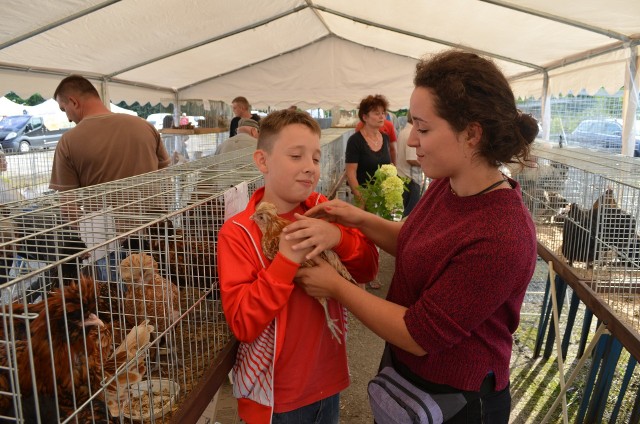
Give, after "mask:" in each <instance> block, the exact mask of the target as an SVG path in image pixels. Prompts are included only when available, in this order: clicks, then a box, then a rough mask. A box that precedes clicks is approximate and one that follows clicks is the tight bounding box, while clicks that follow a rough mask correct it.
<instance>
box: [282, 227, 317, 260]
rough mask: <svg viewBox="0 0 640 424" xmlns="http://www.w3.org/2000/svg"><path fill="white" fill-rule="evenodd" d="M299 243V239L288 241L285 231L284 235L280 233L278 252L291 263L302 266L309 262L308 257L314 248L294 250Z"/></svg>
mask: <svg viewBox="0 0 640 424" xmlns="http://www.w3.org/2000/svg"><path fill="white" fill-rule="evenodd" d="M299 241H300V240H299V239H295V240H287V239H286V233H285V232H284V231H283V232H282V233H280V243H279V247H278V250H279V251H280V253H281V254H282V255H284V256H285V257H286V258H287V259H289V260H290V261H292V262H296V263H299V264H301V263H303V262H304V261H306V260H307V259H306V256H307V255H308V254H309V252H311V250H312V249H313V246H311V247H308V248H298V249H294V245H295V244H296V243H298V242H299Z"/></svg>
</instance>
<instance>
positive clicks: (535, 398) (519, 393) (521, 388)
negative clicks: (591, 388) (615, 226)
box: [511, 263, 640, 424]
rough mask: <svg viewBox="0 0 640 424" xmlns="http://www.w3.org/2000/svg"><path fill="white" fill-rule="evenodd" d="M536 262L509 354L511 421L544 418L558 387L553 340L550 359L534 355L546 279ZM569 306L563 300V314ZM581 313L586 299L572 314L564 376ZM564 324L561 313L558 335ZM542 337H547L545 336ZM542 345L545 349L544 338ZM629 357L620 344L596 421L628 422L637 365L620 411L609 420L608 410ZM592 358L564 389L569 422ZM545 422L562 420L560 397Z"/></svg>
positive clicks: (571, 362)
mask: <svg viewBox="0 0 640 424" xmlns="http://www.w3.org/2000/svg"><path fill="white" fill-rule="evenodd" d="M538 268H541V271H536V273H537V277H536V276H534V280H533V281H532V284H531V286H530V291H529V292H528V295H527V298H525V304H524V306H523V314H522V316H521V323H520V327H519V328H518V330H517V331H516V333H515V334H514V343H513V355H512V360H511V395H512V413H511V423H517V424H521V423H540V422H542V420H543V419H544V417H545V415H546V414H547V412H548V411H549V410H550V409H551V406H552V405H553V402H554V401H555V399H556V398H557V397H558V395H559V393H560V375H559V373H558V362H557V357H556V351H555V344H554V350H553V352H552V353H551V356H550V357H549V358H548V359H546V358H544V357H543V356H542V353H541V355H540V356H539V357H538V358H534V357H533V352H534V348H535V341H536V337H537V331H538V323H539V319H540V309H541V306H542V292H543V291H542V290H540V288H541V286H542V288H544V285H543V284H544V283H542V285H541V279H542V278H546V277H545V276H544V275H545V274H544V263H542V265H541V266H539V267H538ZM536 279H537V280H536ZM569 298H570V292H568V293H567V297H566V299H569ZM567 309H568V307H567V305H565V307H564V309H563V312H564V314H566V311H567ZM583 316H584V305H581V307H580V309H579V311H578V316H577V317H576V323H575V324H574V327H573V331H572V335H571V342H570V344H569V351H568V354H567V358H566V360H565V361H564V374H565V379H567V378H568V377H569V375H570V374H571V372H572V371H573V370H574V369H575V367H576V365H577V363H578V360H579V359H580V358H578V357H577V350H578V346H579V338H580V331H581V328H582V320H583ZM596 321H597V319H595V317H594V320H593V323H592V327H591V331H590V338H589V340H588V342H590V341H591V338H592V337H593V334H594V333H595V331H596V324H597V323H596ZM565 324H566V315H561V316H560V334H561V335H564V327H565ZM547 334H548V328H547ZM544 342H545V343H546V336H545V340H544ZM542 350H543V351H544V344H543V349H542ZM629 358H630V355H629V353H628V352H627V351H626V350H624V349H623V351H622V354H621V356H620V359H619V360H618V363H617V367H616V371H615V374H614V378H613V380H612V387H611V389H610V391H609V394H608V398H607V402H606V407H605V411H604V414H603V418H602V420H600V421H599V422H620V423H622V422H625V423H626V422H629V419H630V417H631V412H632V408H633V405H634V403H635V400H636V394H637V393H638V387H639V385H640V370H638V367H636V368H635V370H634V372H633V375H632V378H631V382H630V384H629V387H628V388H627V391H626V394H625V396H624V398H623V399H622V404H621V407H620V411H619V413H618V416H617V417H616V418H615V419H614V420H612V416H611V415H612V412H613V410H614V406H615V405H616V402H617V401H618V394H619V393H620V390H621V385H622V376H623V375H624V373H625V372H626V368H627V363H628V361H629ZM591 363H592V360H591V358H589V359H587V361H586V363H585V365H584V367H583V368H582V369H581V370H580V372H579V374H578V376H577V377H576V379H575V380H574V382H573V384H572V385H571V386H570V387H569V388H568V389H567V394H566V396H567V411H568V412H567V415H568V422H577V417H578V411H579V408H580V404H581V402H582V399H583V397H584V394H585V387H586V382H587V378H588V374H589V371H590V368H591ZM596 395H597V394H595V393H594V395H593V396H596ZM549 422H550V423H561V422H563V419H562V404H561V403H559V404H558V406H557V407H556V408H555V409H554V412H553V414H552V417H551V419H550V420H549Z"/></svg>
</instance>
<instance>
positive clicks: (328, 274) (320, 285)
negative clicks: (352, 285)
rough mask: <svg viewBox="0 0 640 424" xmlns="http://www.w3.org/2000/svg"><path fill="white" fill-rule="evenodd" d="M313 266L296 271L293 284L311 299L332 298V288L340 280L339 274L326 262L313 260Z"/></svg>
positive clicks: (319, 259) (317, 258)
mask: <svg viewBox="0 0 640 424" xmlns="http://www.w3.org/2000/svg"><path fill="white" fill-rule="evenodd" d="M313 263H314V266H312V267H304V268H300V269H298V272H297V273H296V278H295V280H294V281H295V282H296V283H297V284H298V285H299V286H300V287H302V288H303V289H304V291H305V292H306V293H307V294H308V295H309V296H313V297H332V293H333V291H332V288H333V287H334V284H335V283H336V281H338V280H339V279H341V278H342V277H340V274H338V272H337V271H336V270H335V268H334V267H332V266H331V265H330V264H329V263H328V262H327V261H325V260H324V259H321V258H319V257H315V258H314V259H313Z"/></svg>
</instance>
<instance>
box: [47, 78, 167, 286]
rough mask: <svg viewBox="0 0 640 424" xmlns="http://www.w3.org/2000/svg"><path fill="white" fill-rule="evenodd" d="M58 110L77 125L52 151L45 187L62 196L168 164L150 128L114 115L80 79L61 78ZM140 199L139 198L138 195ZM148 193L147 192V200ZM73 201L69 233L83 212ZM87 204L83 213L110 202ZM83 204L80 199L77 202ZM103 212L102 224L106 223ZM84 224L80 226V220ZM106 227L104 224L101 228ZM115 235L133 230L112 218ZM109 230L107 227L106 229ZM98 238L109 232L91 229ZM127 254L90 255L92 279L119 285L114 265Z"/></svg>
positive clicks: (68, 204) (68, 206)
mask: <svg viewBox="0 0 640 424" xmlns="http://www.w3.org/2000/svg"><path fill="white" fill-rule="evenodd" d="M53 97H54V99H56V101H57V102H58V105H59V106H60V110H62V111H63V112H66V114H67V118H69V121H72V122H75V123H76V126H75V127H74V128H72V129H70V130H69V131H67V132H66V133H65V134H64V135H63V136H62V138H61V139H60V141H59V142H58V145H57V147H56V151H55V154H54V156H53V167H52V170H51V180H50V181H49V188H51V189H54V190H58V191H66V190H72V189H75V188H79V187H88V186H92V185H95V184H101V183H106V182H109V181H114V180H119V179H121V178H126V177H132V176H134V175H139V174H143V173H146V172H151V171H156V170H158V169H161V168H164V167H166V166H167V165H169V163H170V158H169V154H168V153H167V150H166V149H165V147H164V144H163V143H162V142H161V139H160V134H159V133H158V131H156V129H155V128H154V126H153V125H151V124H150V123H148V122H147V121H145V120H144V119H141V118H139V117H136V116H131V115H126V114H121V113H112V112H111V111H110V110H109V109H108V108H107V107H106V106H105V105H104V104H103V103H102V101H101V100H100V96H99V94H98V91H97V90H96V89H95V87H94V86H93V85H92V84H91V83H90V82H89V81H88V80H87V79H86V78H84V77H82V76H80V75H71V76H68V77H67V78H65V79H63V80H62V81H61V82H60V84H59V85H58V88H56V91H55V92H54V94H53ZM138 194H139V193H138ZM151 194H152V193H149V195H151ZM74 197H75V196H73V195H71V194H65V198H64V199H63V202H62V203H63V206H62V215H63V219H65V220H66V221H70V222H71V225H70V228H71V229H73V230H75V231H79V230H80V228H79V227H78V225H81V224H79V223H76V222H75V221H77V220H78V219H79V218H80V216H81V211H80V207H79V203H78V204H76V203H75V202H73V201H72V200H73V198H74ZM103 200H104V202H96V201H95V200H93V201H92V202H93V204H91V202H90V204H85V205H84V210H85V211H87V210H94V208H96V207H98V206H99V207H104V206H105V205H107V204H109V203H110V202H111V200H113V201H114V203H117V199H110V196H108V195H107V196H105V198H104V199H103ZM80 202H81V200H80ZM106 217H107V215H106V212H105V218H104V219H105V222H106V221H107V218H106ZM83 222H84V221H83ZM104 225H105V226H106V224H104ZM114 225H115V226H116V227H117V230H118V233H122V232H123V231H126V230H128V229H130V228H129V227H131V226H135V224H132V223H130V222H123V220H122V219H116V220H115V223H114ZM107 227H108V226H107ZM92 231H95V232H96V234H99V233H100V232H101V231H105V234H103V235H104V236H105V237H106V238H109V237H111V236H112V235H111V234H110V235H109V236H107V235H106V232H107V231H110V230H109V229H108V228H104V229H98V230H92ZM125 254H126V253H125V252H124V251H123V250H119V249H118V248H116V249H115V250H114V251H111V252H109V253H108V254H100V255H98V251H93V255H94V256H95V257H94V260H95V262H94V263H95V265H96V278H97V279H98V280H101V281H109V280H110V281H117V266H118V264H119V263H120V260H122V259H123V257H124V255H125Z"/></svg>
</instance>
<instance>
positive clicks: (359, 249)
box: [218, 188, 378, 424]
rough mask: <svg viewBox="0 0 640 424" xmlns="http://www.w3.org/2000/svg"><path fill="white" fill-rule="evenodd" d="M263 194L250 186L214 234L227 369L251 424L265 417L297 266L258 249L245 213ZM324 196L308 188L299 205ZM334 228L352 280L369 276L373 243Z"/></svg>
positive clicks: (373, 270) (373, 269)
mask: <svg viewBox="0 0 640 424" xmlns="http://www.w3.org/2000/svg"><path fill="white" fill-rule="evenodd" d="M263 195H264V189H263V188H261V189H259V190H258V191H256V192H255V193H254V194H253V196H252V197H251V199H250V201H249V204H248V205H247V208H246V209H245V210H244V211H243V212H241V213H239V214H237V215H235V216H234V217H232V218H231V219H229V220H228V221H227V222H225V224H224V225H223V226H222V228H221V230H220V233H219V235H218V275H219V278H220V292H221V297H222V307H223V310H224V314H225V317H226V320H227V323H228V324H229V326H230V328H231V330H232V331H233V333H234V335H235V336H236V338H237V339H238V340H239V341H240V347H239V349H238V354H237V356H236V362H235V365H234V367H233V371H232V374H233V380H234V384H233V392H234V396H235V397H236V398H238V412H239V414H240V417H241V418H242V419H243V420H244V421H245V422H247V423H251V424H253V423H270V422H271V416H272V414H273V406H274V379H275V378H277V376H275V375H274V367H275V364H276V362H277V361H278V358H279V355H280V353H281V349H282V346H283V341H284V337H285V331H284V330H285V328H287V323H288V319H289V305H288V301H289V297H290V295H291V293H292V291H293V289H294V283H293V278H294V276H295V274H296V272H297V270H298V268H299V265H298V264H297V263H294V262H291V261H289V260H288V259H287V258H286V257H284V256H283V255H280V254H277V255H276V257H275V258H274V259H273V261H269V260H268V259H267V258H266V257H265V256H264V253H263V252H262V248H261V238H262V232H261V231H260V229H259V228H258V226H257V225H256V223H255V222H253V221H252V220H250V219H249V217H250V216H251V215H252V214H253V213H254V212H255V208H256V205H257V204H258V203H259V202H260V200H261V199H262V197H263ZM325 201H327V199H326V197H324V196H323V195H321V194H318V193H312V194H311V195H310V196H309V198H308V199H307V200H306V201H305V202H304V204H303V205H302V207H303V209H310V208H311V207H313V206H315V205H316V204H318V203H321V202H325ZM338 227H339V228H340V230H341V232H342V237H341V240H340V243H339V244H338V245H337V246H335V247H334V251H335V252H336V253H337V254H338V256H339V257H340V259H341V260H342V262H343V263H344V265H345V266H346V267H347V269H348V270H349V272H350V273H351V275H352V276H353V277H354V279H355V280H356V281H358V282H359V283H366V282H367V281H371V280H372V279H373V278H374V277H375V275H376V274H377V271H378V252H377V249H376V248H375V245H374V244H373V243H372V242H371V241H369V240H368V239H367V238H366V237H365V236H364V235H363V234H362V233H361V232H360V231H358V230H356V229H353V228H348V227H343V226H340V225H338ZM329 302H330V308H331V309H332V310H334V311H335V310H336V309H337V310H339V311H340V312H339V317H340V321H341V322H340V323H339V326H340V327H341V328H342V329H343V330H346V313H345V311H344V308H342V307H341V306H340V305H339V304H338V303H337V302H335V301H334V300H331V299H329ZM318 313H321V312H318ZM337 317H338V316H334V318H337ZM292 319H295V317H293V318H292ZM293 322H295V321H292V323H293ZM300 325H304V324H303V323H300ZM344 333H346V331H343V336H342V337H343V340H342V344H343V345H344V343H345V340H344V336H345V334H344ZM301 353H302V352H301ZM303 354H304V353H303ZM345 356H346V351H345ZM327 360H331V358H327ZM345 360H346V359H345ZM347 378H348V377H347Z"/></svg>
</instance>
